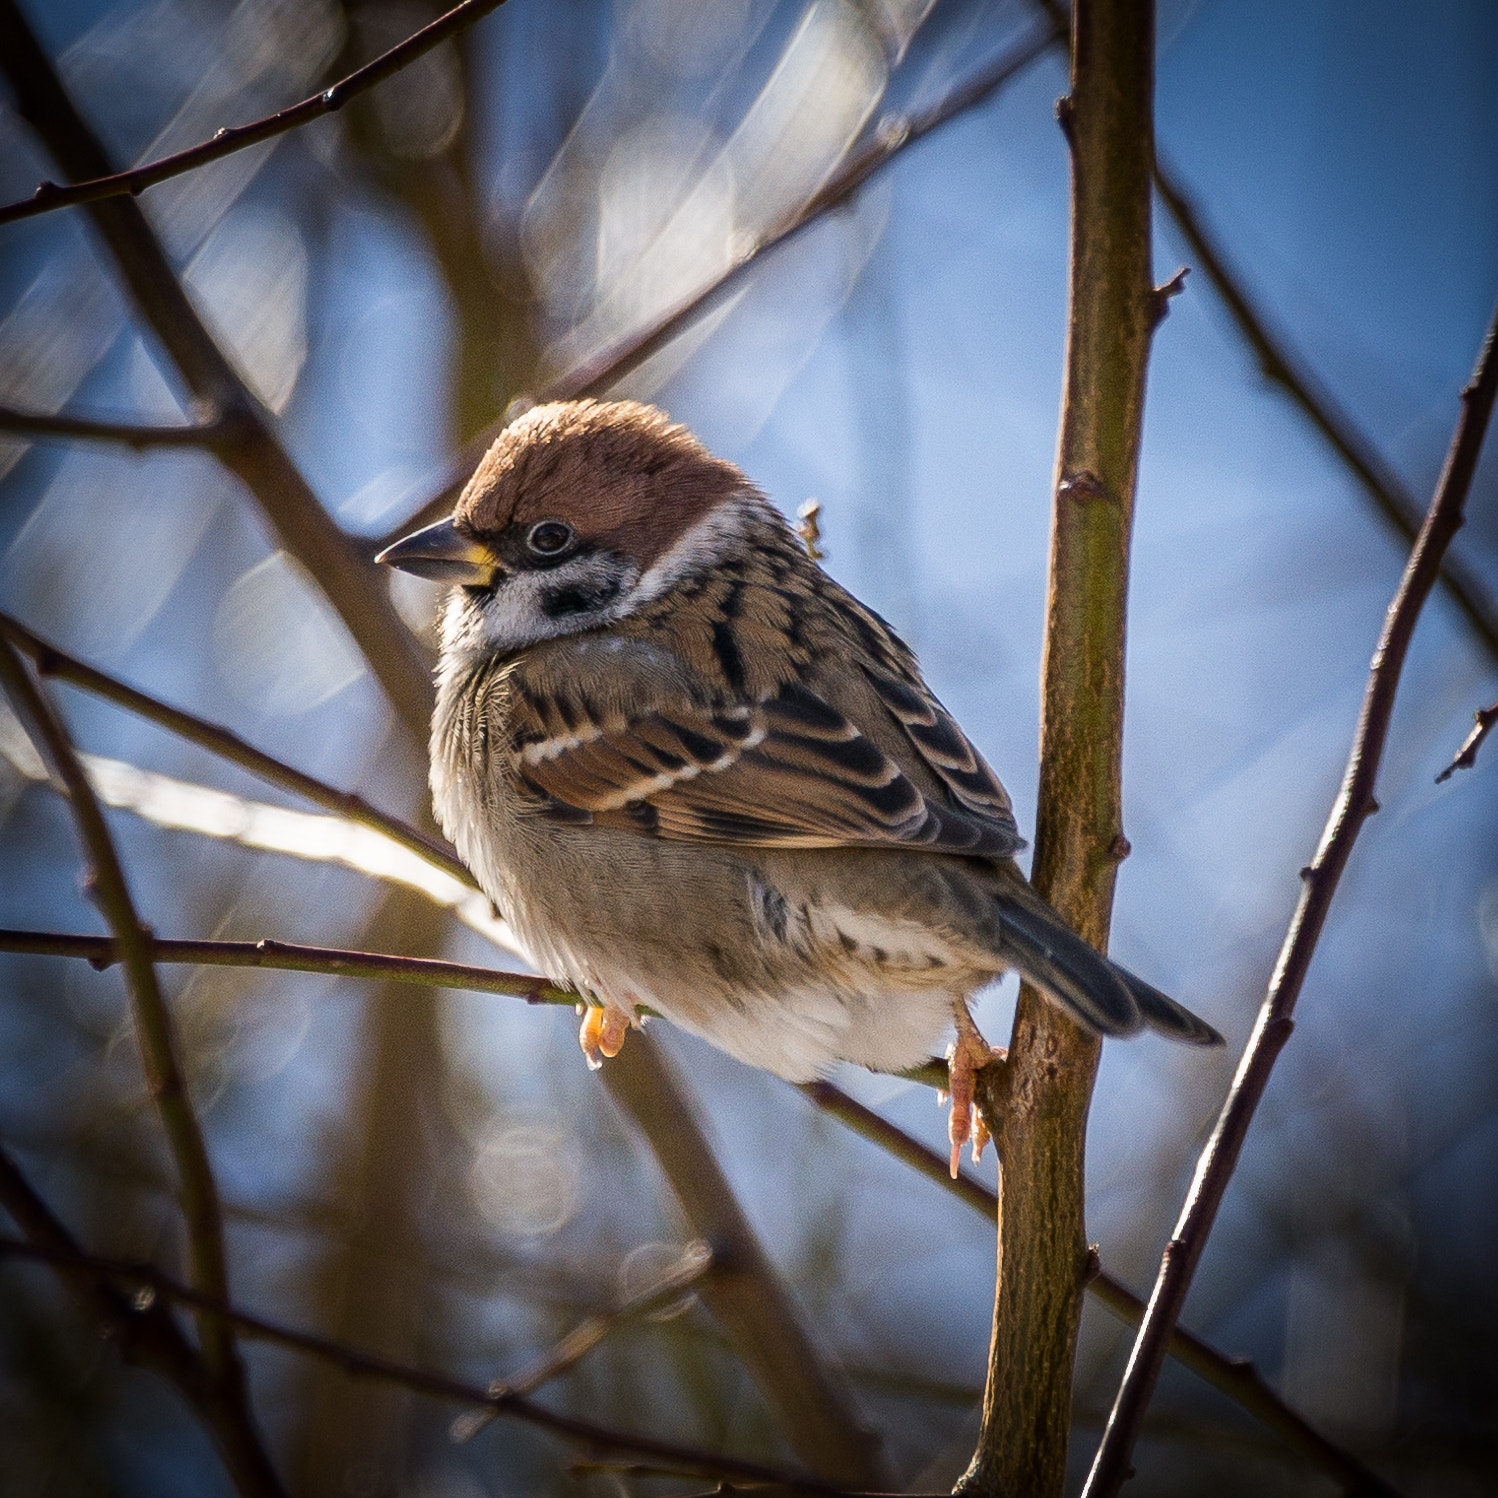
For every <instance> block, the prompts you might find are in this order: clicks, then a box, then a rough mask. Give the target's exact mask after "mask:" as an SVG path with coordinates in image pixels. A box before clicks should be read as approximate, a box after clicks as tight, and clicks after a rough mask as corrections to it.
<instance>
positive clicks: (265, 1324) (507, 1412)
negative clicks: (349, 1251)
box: [0, 1238, 845, 1498]
mask: <svg viewBox="0 0 1498 1498" xmlns="http://www.w3.org/2000/svg"><path fill="white" fill-rule="evenodd" d="M0 1255H9V1256H11V1257H14V1258H25V1259H37V1260H40V1261H42V1262H43V1263H50V1264H56V1265H59V1266H61V1267H63V1268H69V1267H71V1268H75V1269H79V1270H86V1271H88V1272H90V1273H91V1274H92V1275H94V1276H102V1275H108V1276H110V1277H111V1278H114V1279H120V1280H124V1281H125V1282H126V1283H128V1284H134V1285H138V1286H140V1287H142V1288H143V1289H144V1290H146V1291H147V1292H154V1295H156V1296H160V1297H162V1298H164V1299H170V1300H174V1301H178V1302H180V1303H181V1304H183V1305H185V1306H190V1307H192V1308H194V1309H195V1310H198V1311H203V1312H208V1313H211V1314H212V1315H213V1316H214V1317H216V1318H219V1319H222V1320H223V1321H227V1322H232V1323H233V1325H235V1326H236V1327H238V1328H239V1330H240V1331H241V1332H243V1334H244V1335H245V1336H247V1337H250V1338H252V1339H254V1340H257V1341H263V1342H271V1343H274V1344H275V1345H277V1346H279V1347H287V1348H290V1349H292V1350H293V1351H296V1352H301V1353H305V1354H307V1355H308V1356H310V1357H314V1358H321V1359H322V1360H324V1361H325V1362H330V1363H334V1364H336V1365H337V1366H338V1367H340V1368H342V1369H343V1371H344V1372H345V1373H347V1374H349V1375H351V1376H352V1377H355V1378H370V1379H377V1380H379V1381H381V1382H383V1383H390V1384H396V1385H398V1386H400V1387H401V1388H406V1389H411V1390H413V1391H414V1392H416V1393H418V1394H425V1395H428V1396H430V1397H431V1398H433V1399H444V1400H450V1401H452V1402H453V1403H455V1404H469V1405H474V1406H477V1407H479V1408H483V1409H487V1410H492V1411H493V1412H494V1413H495V1414H496V1415H502V1416H504V1417H506V1418H508V1419H512V1420H521V1421H524V1422H525V1423H526V1424H527V1425H534V1426H537V1427H539V1428H540V1429H542V1430H548V1431H551V1432H552V1433H553V1434H554V1435H558V1436H561V1437H563V1438H564V1439H566V1440H568V1441H571V1442H573V1443H575V1444H576V1445H579V1446H581V1447H583V1448H584V1449H586V1450H590V1451H600V1452H601V1451H617V1452H621V1453H628V1454H632V1455H636V1456H641V1457H645V1458H646V1459H647V1460H648V1459H655V1460H659V1461H664V1462H667V1463H670V1464H671V1465H673V1466H677V1465H680V1466H685V1467H688V1468H691V1469H693V1470H695V1471H701V1472H707V1473H712V1474H714V1475H716V1476H719V1477H723V1478H726V1479H730V1480H736V1481H739V1482H750V1483H779V1484H784V1485H786V1486H788V1487H791V1488H793V1489H795V1490H796V1491H798V1492H804V1493H816V1494H822V1495H825V1498H840V1495H841V1494H842V1493H843V1492H844V1491H845V1490H843V1489H839V1488H835V1487H833V1486H831V1485H830V1484H828V1483H825V1482H821V1481H819V1480H818V1479H817V1478H815V1477H812V1476H809V1475H806V1474H803V1473H799V1472H786V1471H782V1470H778V1469H776V1468H774V1467H766V1466H762V1465H761V1464H760V1463H758V1462H746V1461H739V1460H737V1459H736V1458H734V1457H728V1456H720V1455H718V1454H717V1453H716V1452H711V1451H701V1450H698V1449H695V1448H693V1447H690V1446H678V1445H676V1444H675V1443H673V1442H670V1441H658V1440H656V1439H655V1438H654V1437H651V1436H636V1435H631V1434H629V1433H628V1432H627V1431H621V1430H613V1429H611V1428H610V1427H608V1426H604V1425H597V1424H595V1423H594V1422H592V1421H590V1420H579V1419H576V1418H575V1417H573V1416H571V1415H563V1414H558V1413H557V1412H556V1411H554V1410H549V1409H546V1408H545V1407H544V1406H542V1405H539V1404H536V1403H534V1402H533V1401H531V1400H530V1399H527V1398H526V1397H525V1396H524V1395H522V1394H519V1393H516V1392H515V1391H513V1390H511V1389H509V1388H506V1387H500V1388H495V1387H494V1386H492V1385H491V1386H490V1387H488V1388H484V1387H481V1386H478V1385H475V1384H468V1383H464V1382H463V1381H462V1380H461V1379H455V1378H450V1377H449V1376H448V1375H447V1374H445V1373H435V1372H432V1371H430V1370H428V1369H425V1368H414V1367H411V1366H410V1365H408V1364H405V1363H400V1362H396V1361H395V1360H393V1359H391V1358H384V1357H381V1356H380V1355H379V1354H378V1353H372V1352H365V1351H363V1350H362V1349H361V1348H357V1347H352V1346H350V1345H349V1344H347V1343H345V1342H339V1341H335V1340H334V1339H333V1338H331V1337H320V1336H318V1335H317V1334H316V1333H315V1332H305V1331H300V1330H298V1329H297V1328H295V1327H290V1326H283V1325H282V1324H281V1323H279V1322H276V1321H270V1320H268V1319H266V1318H265V1317H263V1316H255V1315H252V1314H250V1313H249V1312H247V1311H242V1310H240V1309H239V1308H238V1307H236V1306H234V1305H232V1304H230V1303H229V1302H228V1301H225V1300H222V1299H220V1298H219V1297H217V1296H213V1295H205V1294H204V1293H203V1292H202V1291H200V1290H195V1289H193V1288H192V1287H191V1286H189V1285H184V1284H181V1283H180V1282H179V1281H177V1280H175V1279H173V1278H172V1277H171V1276H170V1275H168V1274H164V1273H163V1272H162V1271H161V1270H159V1269H157V1268H156V1267H155V1266H154V1265H151V1264H141V1263H137V1262H134V1261H132V1260H128V1259H111V1258H106V1257H103V1256H101V1255H97V1254H87V1253H80V1252H78V1251H77V1250H76V1249H70V1248H65V1247H62V1246H60V1245H53V1244H46V1243H34V1242H27V1241H25V1240H22V1239H18V1238H0ZM140 1299H144V1301H145V1307H146V1310H147V1311H149V1309H150V1307H151V1304H152V1302H151V1298H150V1295H149V1294H148V1295H147V1296H145V1297H140ZM138 1303H139V1300H137V1301H135V1302H131V1303H130V1304H131V1306H132V1309H133V1307H134V1306H135V1305H136V1304H138Z"/></svg>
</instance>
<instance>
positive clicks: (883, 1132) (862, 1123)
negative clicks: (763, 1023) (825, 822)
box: [799, 1082, 1398, 1498]
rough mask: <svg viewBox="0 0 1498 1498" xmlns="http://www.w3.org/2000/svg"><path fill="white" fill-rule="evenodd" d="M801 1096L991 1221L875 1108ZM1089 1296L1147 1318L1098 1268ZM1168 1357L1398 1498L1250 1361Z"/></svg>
mask: <svg viewBox="0 0 1498 1498" xmlns="http://www.w3.org/2000/svg"><path fill="white" fill-rule="evenodd" d="M799 1090H800V1091H801V1092H802V1093H804V1094H805V1096H806V1097H808V1098H809V1099H810V1100H811V1101H812V1102H813V1103H815V1104H816V1105H817V1107H818V1108H820V1109H822V1111H823V1112H824V1113H827V1114H830V1115H831V1116H832V1117H833V1118H835V1119H837V1121H838V1122H839V1123H841V1124H843V1125H844V1126H845V1127H847V1128H849V1129H851V1130H853V1132H854V1133H855V1134H860V1135H862V1136H863V1137H864V1138H865V1139H867V1140H869V1141H870V1142H871V1143H873V1144H876V1145H878V1146H879V1148H880V1149H882V1150H884V1151H885V1152H886V1153H887V1154H890V1155H893V1156H894V1157H895V1159H897V1160H900V1161H902V1162H903V1163H904V1164H906V1165H909V1166H910V1167H911V1169H913V1170H915V1171H917V1172H919V1173H920V1174H921V1175H923V1176H925V1177H926V1179H927V1180H929V1181H932V1182H934V1183H935V1184H936V1185H938V1186H940V1187H941V1188H942V1189H943V1190H944V1191H947V1192H949V1193H950V1194H951V1195H952V1196H955V1197H956V1198H957V1199H958V1201H960V1202H962V1203H963V1204H964V1205H965V1206H968V1207H971V1208H972V1209H973V1211H975V1212H977V1213H978V1214H979V1215H980V1216H981V1217H983V1218H984V1219H985V1220H987V1221H989V1222H992V1221H993V1220H994V1214H995V1212H996V1211H997V1210H998V1205H999V1199H998V1195H997V1194H996V1193H995V1192H993V1191H990V1190H989V1189H988V1187H987V1186H985V1185H983V1183H982V1182H981V1181H975V1180H974V1179H973V1178H972V1177H971V1176H967V1175H959V1176H957V1177H956V1178H955V1179H954V1178H953V1177H952V1175H951V1174H950V1172H949V1171H948V1168H947V1159H946V1156H945V1155H941V1154H938V1153H937V1152H936V1151H935V1150H933V1149H928V1148H927V1147H926V1146H925V1145H924V1144H922V1143H921V1142H920V1140H918V1139H915V1138H913V1137H912V1136H911V1135H909V1134H907V1133H906V1132H905V1131H904V1130H903V1129H901V1128H899V1127H897V1126H896V1125H895V1124H892V1123H890V1122H889V1120H888V1119H885V1118H881V1117H880V1116H879V1114H877V1113H875V1112H874V1111H873V1109H872V1108H866V1107H864V1105H863V1104H862V1103H860V1102H858V1101H857V1100H856V1099H854V1098H851V1097H849V1096H848V1094H847V1093H846V1092H844V1091H842V1089H841V1088H839V1087H836V1086H834V1085H833V1084H832V1083H831V1082H807V1083H805V1084H804V1085H803V1086H802V1087H801V1088H800V1089H799ZM1087 1290H1088V1293H1089V1294H1091V1295H1092V1296H1093V1297H1094V1299H1096V1300H1097V1302H1098V1304H1099V1305H1101V1306H1102V1307H1104V1309H1106V1310H1107V1311H1108V1312H1109V1313H1110V1314H1112V1315H1114V1316H1116V1317H1117V1318H1118V1319H1119V1320H1120V1321H1122V1322H1123V1323H1124V1324H1125V1325H1127V1326H1138V1325H1139V1323H1140V1322H1141V1321H1143V1320H1144V1302H1143V1301H1142V1300H1140V1299H1139V1297H1138V1296H1137V1295H1135V1294H1134V1292H1133V1291H1132V1290H1130V1289H1129V1288H1128V1287H1127V1286H1126V1285H1124V1284H1123V1283H1122V1281H1120V1280H1116V1279H1114V1278H1113V1276H1112V1275H1111V1274H1109V1273H1108V1272H1107V1270H1105V1269H1104V1268H1103V1267H1102V1266H1101V1265H1098V1268H1097V1272H1096V1273H1095V1274H1094V1275H1093V1276H1092V1278H1091V1279H1090V1280H1088V1282H1087ZM1169 1352H1170V1355H1171V1357H1173V1358H1174V1359H1175V1360H1176V1361H1177V1362H1178V1363H1180V1364H1181V1365H1182V1366H1183V1367H1186V1368H1189V1369H1190V1370H1191V1371H1192V1372H1193V1373H1195V1374H1196V1375H1197V1377H1198V1378H1200V1379H1202V1380H1203V1381H1205V1382H1206V1383H1209V1384H1211V1385H1212V1387H1213V1388H1214V1389H1216V1390H1218V1392H1219V1393H1222V1394H1226V1395H1227V1397H1228V1398H1229V1399H1231V1400H1233V1401H1234V1403H1236V1404H1237V1405H1239V1406H1240V1408H1242V1409H1245V1410H1247V1411H1248V1413H1249V1414H1251V1415H1253V1416H1254V1417H1255V1418H1256V1419H1258V1420H1260V1421H1262V1422H1263V1423H1264V1424H1265V1425H1266V1426H1268V1427H1269V1429H1270V1430H1272V1431H1274V1432H1275V1433H1276V1434H1277V1435H1279V1436H1280V1437H1281V1438H1282V1439H1283V1440H1284V1441H1285V1442H1286V1444H1287V1445H1289V1446H1291V1447H1292V1448H1293V1449H1294V1450H1296V1451H1299V1452H1300V1453H1301V1454H1302V1455H1303V1456H1305V1457H1307V1458H1308V1459H1309V1460H1310V1461H1311V1462H1313V1463H1314V1464H1315V1465H1316V1466H1317V1467H1319V1468H1320V1469H1321V1470H1322V1471H1323V1472H1325V1473H1326V1474H1327V1475H1328V1476H1330V1477H1332V1478H1335V1479H1336V1480H1337V1481H1338V1482H1340V1483H1341V1484H1342V1485H1343V1486H1344V1487H1345V1488H1346V1489H1347V1490H1348V1491H1349V1492H1354V1493H1363V1494H1368V1495H1374V1494H1377V1495H1380V1498H1398V1495H1397V1494H1396V1493H1395V1491H1394V1489H1393V1488H1391V1487H1389V1485H1388V1484H1387V1483H1385V1482H1384V1481H1383V1479H1382V1478H1380V1477H1379V1476H1378V1475H1377V1474H1376V1473H1375V1472H1373V1471H1372V1470H1371V1469H1370V1468H1368V1467H1366V1466H1364V1465H1363V1463H1362V1462H1360V1461H1359V1460H1358V1459H1357V1458H1356V1457H1355V1456H1352V1455H1350V1454H1349V1453H1348V1452H1346V1451H1343V1450H1341V1449H1340V1448H1339V1447H1337V1446H1335V1445H1333V1444H1332V1442H1330V1441H1328V1440H1327V1439H1326V1437H1325V1436H1323V1435H1322V1434H1321V1433H1320V1432H1319V1431H1317V1430H1316V1429H1314V1428H1313V1427H1312V1426H1311V1425H1309V1424H1308V1423H1307V1422H1306V1421H1305V1420H1304V1419H1303V1418H1302V1417H1301V1416H1300V1415H1298V1414H1296V1412H1295V1411H1294V1410H1293V1409H1291V1408H1290V1406H1289V1405H1287V1404H1286V1403H1285V1402H1284V1400H1282V1399H1281V1398H1280V1397H1279V1395H1278V1394H1276V1393H1275V1392H1274V1390H1273V1389H1272V1388H1270V1386H1269V1385H1268V1384H1267V1383H1266V1382H1265V1381H1264V1378H1263V1376H1262V1375H1261V1374H1260V1372H1259V1370H1258V1369H1257V1368H1256V1367H1255V1366H1254V1364H1253V1363H1252V1362H1250V1361H1248V1360H1246V1359H1243V1358H1230V1357H1228V1356H1227V1355H1226V1354H1225V1353H1221V1352H1218V1350H1217V1349H1216V1348H1215V1347H1213V1346H1212V1345H1211V1344H1210V1343H1207V1342H1204V1341H1203V1340H1202V1339H1201V1338H1200V1337H1198V1336H1197V1335H1196V1334H1195V1333H1194V1332H1190V1331H1186V1330H1185V1329H1183V1328H1182V1327H1179V1326H1178V1327H1176V1328H1175V1330H1174V1331H1172V1333H1171V1336H1170V1346H1169Z"/></svg>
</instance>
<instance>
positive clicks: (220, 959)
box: [0, 930, 649, 1013]
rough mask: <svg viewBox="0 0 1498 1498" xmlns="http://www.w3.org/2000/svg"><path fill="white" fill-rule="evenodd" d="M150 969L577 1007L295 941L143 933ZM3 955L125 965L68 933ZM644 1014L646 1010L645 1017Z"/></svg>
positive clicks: (430, 962) (455, 967)
mask: <svg viewBox="0 0 1498 1498" xmlns="http://www.w3.org/2000/svg"><path fill="white" fill-rule="evenodd" d="M145 944H146V951H147V955H148V956H149V958H150V960H151V961H152V962H164V963H166V964H168V965H169V966H171V965H175V964H185V965H188V966H192V967H255V968H266V969H269V970H271V971H274V972H284V973H325V974H327V975H329V976H330V977H337V978H370V979H382V980H386V981H394V982H397V983H414V984H416V985H418V986H419V987H422V988H452V989H461V990H463V991H465V992H468V993H497V994H507V995H509V996H511V997H513V998H518V999H524V1000H525V1001H526V1003H527V1004H568V1005H574V1004H580V1003H581V1002H582V999H581V998H580V996H579V995H578V994H576V993H575V992H573V991H572V990H571V989H567V988H560V987H558V986H557V985H556V984H554V983H550V982H548V981H547V980H546V979H545V978H537V977H531V976H528V975H527V974H525V973H505V972H500V971H498V970H497V969H494V968H487V967H473V966H470V965H469V964H468V963H464V962H444V961H442V960H440V959H439V958H436V957H396V956H391V955H388V954H386V953H382V952H356V951H349V950H347V949H345V948H342V947H308V946H302V945H300V944H298V943H296V942H289V941H272V940H270V939H268V938H267V939H266V940H263V941H173V940H169V939H166V938H163V937H159V936H155V935H152V934H151V933H150V932H146V933H145ZM0 952H17V953H22V954H25V955H28V956H32V957H79V958H82V959H83V960H84V961H85V962H87V963H88V964H89V966H90V967H92V968H95V969H97V970H99V971H100V972H102V971H103V970H104V969H105V968H109V967H112V966H114V964H115V963H117V962H120V961H121V960H122V948H121V946H120V943H119V942H118V941H117V940H113V939H111V938H110V937H107V936H83V935H77V934H74V933H73V932H65V931H10V930H0ZM646 1012H647V1013H648V1012H649V1011H648V1010H647V1011H646Z"/></svg>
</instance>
